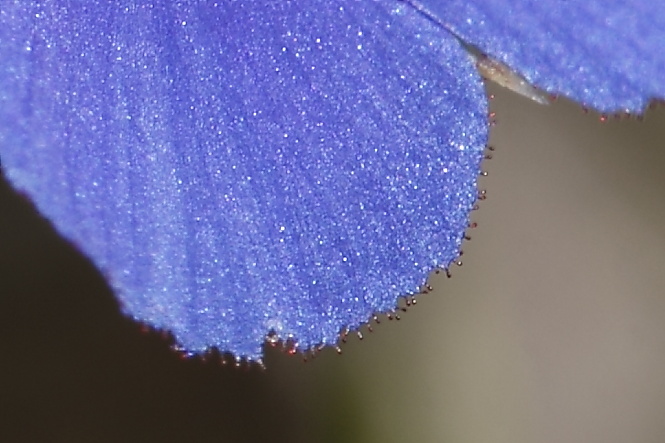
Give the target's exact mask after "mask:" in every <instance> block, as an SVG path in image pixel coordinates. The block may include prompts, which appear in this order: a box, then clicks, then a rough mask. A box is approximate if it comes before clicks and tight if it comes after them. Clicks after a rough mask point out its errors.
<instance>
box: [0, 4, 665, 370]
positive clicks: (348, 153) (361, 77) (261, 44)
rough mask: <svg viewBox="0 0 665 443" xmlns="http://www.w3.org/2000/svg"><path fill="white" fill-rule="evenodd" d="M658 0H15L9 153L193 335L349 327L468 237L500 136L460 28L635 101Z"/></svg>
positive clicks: (129, 290)
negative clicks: (489, 150)
mask: <svg viewBox="0 0 665 443" xmlns="http://www.w3.org/2000/svg"><path fill="white" fill-rule="evenodd" d="M651 4H652V3H650V2H647V1H646V0H639V1H638V0H634V1H632V2H619V1H610V2H607V1H605V2H600V1H586V2H582V1H571V2H566V3H565V5H564V4H563V3H562V4H561V5H559V4H548V5H547V6H544V5H541V4H540V3H536V2H529V1H524V0H523V1H513V2H504V1H493V2H462V1H427V2H423V3H422V4H420V3H418V4H416V3H415V2H414V3H411V2H402V1H397V0H390V1H387V0H381V1H379V0H363V1H359V0H338V1H315V0H310V1H308V2H304V1H275V2H266V1H263V2H245V1H222V2H212V1H196V0H187V1H181V2H154V3H153V2H148V1H139V0H134V1H115V2H102V1H80V0H79V1H74V0H69V1H65V0H62V1H45V2H38V1H32V2H21V1H15V2H5V4H3V5H2V7H1V9H0V60H2V63H1V64H0V157H1V159H2V167H3V172H4V173H5V174H6V176H7V177H8V178H9V180H10V181H11V182H12V183H13V185H14V186H15V187H16V188H17V189H18V190H21V191H23V192H26V193H27V194H28V195H29V196H30V197H31V198H32V199H33V201H34V203H35V205H36V206H37V208H38V209H39V210H40V211H41V212H42V213H43V214H44V215H45V216H47V217H48V218H49V219H50V220H51V221H52V222H53V223H54V225H55V226H56V228H57V229H58V230H59V231H60V232H61V233H62V234H63V235H64V236H65V237H66V238H68V239H69V240H71V241H72V242H73V243H74V244H75V245H77V246H78V247H79V248H80V249H81V250H82V251H83V252H84V253H85V254H86V255H87V256H89V257H90V258H91V259H92V261H93V262H94V263H95V264H96V265H97V266H98V267H99V269H100V270H101V271H102V272H103V273H104V274H105V276H106V277H107V279H108V281H109V283H110V284H111V286H112V287H113V288H114V290H115V292H116V294H117V296H118V298H119V299H120V300H121V302H122V305H123V308H124V310H125V311H126V312H127V313H128V314H129V315H131V316H132V317H134V318H136V319H138V320H140V321H143V322H146V323H148V324H150V325H153V326H155V327H158V328H164V329H167V330H169V331H171V332H173V334H174V336H175V338H176V340H177V342H178V344H179V345H180V346H181V347H182V348H183V349H185V350H186V351H188V352H191V353H200V352H203V351H205V350H206V349H208V348H210V347H213V346H214V347H217V348H219V349H220V350H221V351H226V352H231V353H233V354H234V355H235V356H236V357H238V358H247V359H251V360H258V359H260V358H261V354H262V350H261V346H262V343H263V342H264V341H265V339H266V337H267V336H268V335H270V336H271V337H274V338H280V339H283V340H287V339H290V340H291V342H292V343H294V344H295V345H297V347H298V348H299V349H310V348H313V347H318V346H321V345H327V344H334V343H335V342H336V341H337V339H338V337H339V334H340V333H342V332H343V331H345V330H347V329H351V330H352V329H356V328H358V327H360V326H361V325H362V324H364V323H365V322H367V321H368V319H370V318H371V316H372V315H373V313H375V312H385V311H390V310H393V309H394V308H395V307H396V304H397V300H398V297H400V296H404V295H408V294H415V293H417V292H418V290H419V288H420V287H421V286H422V285H423V283H424V282H425V279H426V278H427V275H428V273H429V272H431V271H432V270H433V269H435V268H439V267H444V268H445V267H447V266H448V265H449V264H450V262H451V261H452V260H454V259H455V258H456V257H457V254H458V253H459V247H460V244H461V240H462V238H463V235H464V231H465V229H466V227H467V225H468V220H469V211H470V210H471V208H472V207H473V204H474V202H475V199H476V197H477V190H476V179H477V176H478V174H479V171H480V169H479V168H480V167H479V165H480V161H481V159H482V158H483V150H484V147H485V143H486V140H487V131H488V124H487V123H488V122H487V103H486V99H485V95H484V90H483V87H482V82H481V80H480V78H479V75H478V74H477V72H476V69H475V67H474V63H473V60H472V59H471V58H470V57H469V55H468V53H467V48H468V46H467V45H473V46H474V47H475V48H477V49H478V50H480V51H481V52H483V53H486V54H488V55H489V56H490V57H491V58H493V59H496V60H499V61H501V62H503V63H505V64H507V65H509V66H511V67H512V68H513V69H514V70H516V71H517V72H519V73H520V74H521V75H522V76H523V77H524V78H526V79H527V80H528V81H529V82H531V83H533V84H535V85H537V86H539V87H541V88H543V89H544V90H546V91H547V92H550V93H554V94H564V95H567V96H569V97H571V98H573V99H576V100H578V101H580V102H581V103H583V104H585V105H587V106H591V107H595V108H597V109H600V110H602V111H624V110H627V111H630V112H638V111H640V110H642V108H643V107H644V106H645V104H646V103H648V101H649V100H650V99H653V98H659V97H660V98H662V97H665V79H664V77H663V75H662V74H661V73H662V72H663V68H665V55H664V52H663V51H662V48H663V47H664V43H665V26H664V24H665V12H664V11H663V8H662V7H658V6H651ZM564 6H565V7H564Z"/></svg>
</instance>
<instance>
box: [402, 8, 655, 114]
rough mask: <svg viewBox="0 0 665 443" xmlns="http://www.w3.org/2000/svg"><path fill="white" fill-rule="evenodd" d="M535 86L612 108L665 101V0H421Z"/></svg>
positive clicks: (446, 23) (432, 12)
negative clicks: (664, 73)
mask: <svg viewBox="0 0 665 443" xmlns="http://www.w3.org/2000/svg"><path fill="white" fill-rule="evenodd" d="M413 3H414V4H415V5H416V7H419V8H422V9H424V10H427V11H428V14H430V15H431V16H433V17H435V21H438V22H440V23H441V24H443V25H444V26H445V27H447V28H448V29H450V30H451V31H452V32H454V33H455V34H456V35H458V36H459V37H460V38H462V39H463V40H464V41H466V42H468V43H471V44H473V45H475V46H477V47H478V48H479V49H480V50H481V51H483V52H485V53H486V54H488V55H490V56H491V57H492V58H494V59H496V60H499V61H501V62H503V63H505V64H506V65H508V66H510V67H511V68H512V69H513V70H515V71H516V72H518V73H520V74H521V75H522V76H524V77H525V78H526V79H527V80H528V81H529V82H530V83H532V84H533V85H535V86H538V87H540V88H542V89H544V90H545V91H548V92H550V93H553V94H562V95H565V96H567V97H569V98H571V99H573V100H575V101H578V102H580V103H582V104H584V105H586V106H589V107H593V108H596V109H597V110H600V111H604V112H613V111H628V112H640V111H642V110H643V109H644V107H645V106H646V105H647V104H648V102H649V101H650V100H651V99H662V98H665V75H663V72H665V4H664V3H663V2H662V1H652V0H568V1H557V2H548V1H533V0H511V1H505V0H445V1H444V0H419V1H414V2H413Z"/></svg>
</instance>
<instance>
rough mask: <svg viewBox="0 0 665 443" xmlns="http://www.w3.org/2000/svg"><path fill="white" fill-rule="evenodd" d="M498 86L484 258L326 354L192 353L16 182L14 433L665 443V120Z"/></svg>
mask: <svg viewBox="0 0 665 443" xmlns="http://www.w3.org/2000/svg"><path fill="white" fill-rule="evenodd" d="M490 89H491V91H492V92H494V93H495V94H496V98H495V99H494V100H493V101H492V103H491V106H492V110H493V111H495V112H496V114H497V120H498V124H497V126H495V127H494V128H493V129H492V140H491V141H492V144H493V145H495V146H496V148H497V150H496V152H495V154H494V159H492V160H489V161H487V162H485V169H486V170H487V171H489V174H490V175H489V177H487V178H482V179H481V186H482V187H483V188H486V189H487V191H488V199H487V200H486V201H484V202H481V208H480V210H479V211H476V212H474V213H473V221H476V222H477V223H478V225H479V226H478V228H476V229H473V230H472V231H471V232H470V234H471V235H472V237H473V240H471V241H470V242H466V243H465V245H464V257H463V261H464V265H463V266H462V267H461V268H454V269H453V270H452V271H453V278H451V279H446V278H445V277H439V276H436V277H434V278H433V279H432V282H431V283H432V285H433V286H434V288H435V291H434V292H433V293H431V294H428V295H424V296H421V297H420V298H418V304H417V305H416V307H414V308H412V309H410V310H409V312H407V313H405V314H404V315H402V320H400V321H399V322H395V321H393V322H388V321H387V320H384V321H382V322H381V324H380V325H377V326H376V327H375V328H374V329H375V332H374V333H372V334H367V333H365V337H366V338H365V340H363V341H362V342H360V341H359V340H358V339H356V338H355V337H353V338H351V339H350V340H349V343H348V344H347V345H345V346H344V347H343V350H344V353H343V355H342V356H338V355H337V354H336V353H335V352H334V351H333V350H330V349H327V350H326V351H324V352H323V353H322V354H321V355H320V356H319V357H317V358H316V359H314V360H313V361H310V362H307V363H303V362H302V360H301V359H300V358H299V357H298V356H295V357H292V356H288V355H285V354H283V353H280V352H279V351H277V350H273V349H270V350H268V352H267V356H266V359H265V363H266V366H267V370H265V371H263V370H260V369H258V368H240V369H236V368H234V367H224V366H221V365H219V364H218V363H216V362H210V361H209V362H203V361H200V360H181V359H180V358H179V357H178V356H177V355H176V354H174V353H173V352H171V351H169V348H168V343H167V341H166V340H164V339H163V338H161V337H160V336H159V335H157V334H152V333H143V332H141V331H140V328H139V327H138V326H137V325H135V324H133V323H132V322H131V321H129V320H127V319H125V318H123V317H122V315H121V314H120V313H119V309H118V306H117V304H116V302H115V301H114V299H113V296H112V294H111V292H110V291H109V289H108V287H107V286H106V284H105V282H104V280H103V277H102V275H101V274H100V273H98V272H96V271H95V270H94V268H93V267H92V265H91V264H89V263H88V262H87V261H86V260H85V259H84V258H83V257H81V255H80V254H78V253H77V252H76V251H75V250H74V249H73V248H72V247H71V246H69V245H68V244H67V243H66V242H64V241H63V240H60V239H59V238H58V237H57V235H55V233H54V232H53V230H52V229H51V228H50V226H49V224H48V222H46V221H44V220H42V219H40V217H39V216H38V215H36V214H35V213H34V211H33V210H32V208H31V207H30V204H29V203H27V202H26V200H25V199H23V198H22V197H20V196H18V195H17V194H15V193H13V192H11V190H10V189H9V188H8V185H7V184H6V182H3V183H2V186H1V189H0V214H2V216H1V217H0V294H1V296H0V333H1V337H2V339H3V340H2V345H3V347H2V351H3V352H2V356H1V357H0V441H2V442H14V441H16V442H30V441H36V442H37V441H39V442H41V441H43V442H117V441H137V442H139V441H140V442H147V441H201V440H209V441H229V442H252V441H257V442H258V441H270V442H355V441H362V442H365V443H370V442H406V441H409V442H411V441H412V442H474V443H484V442H492V443H497V442H506V443H508V442H510V443H520V442H552V443H554V442H557V443H558V442H603V443H611V442H617V443H618V442H632V443H635V442H654V443H655V442H663V441H665V268H664V266H663V265H664V264H665V222H664V221H665V204H663V191H665V173H664V172H663V171H664V169H665V149H664V148H665V109H663V108H659V109H655V110H652V111H650V112H648V113H647V114H646V117H645V120H644V121H643V122H637V121H635V120H634V119H622V120H610V121H609V122H607V123H601V122H600V121H599V116H598V115H597V114H594V113H584V112H583V111H582V110H581V109H580V108H579V107H578V106H576V105H574V104H571V103H569V102H567V101H565V100H561V101H558V102H556V103H555V104H553V105H551V106H547V107H546V106H540V105H538V104H536V103H533V102H530V101H528V100H527V99H524V98H522V97H519V96H516V95H514V94H512V93H510V92H505V91H500V90H497V89H496V88H493V87H490ZM119 247H120V245H119ZM364 332H366V331H364Z"/></svg>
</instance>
